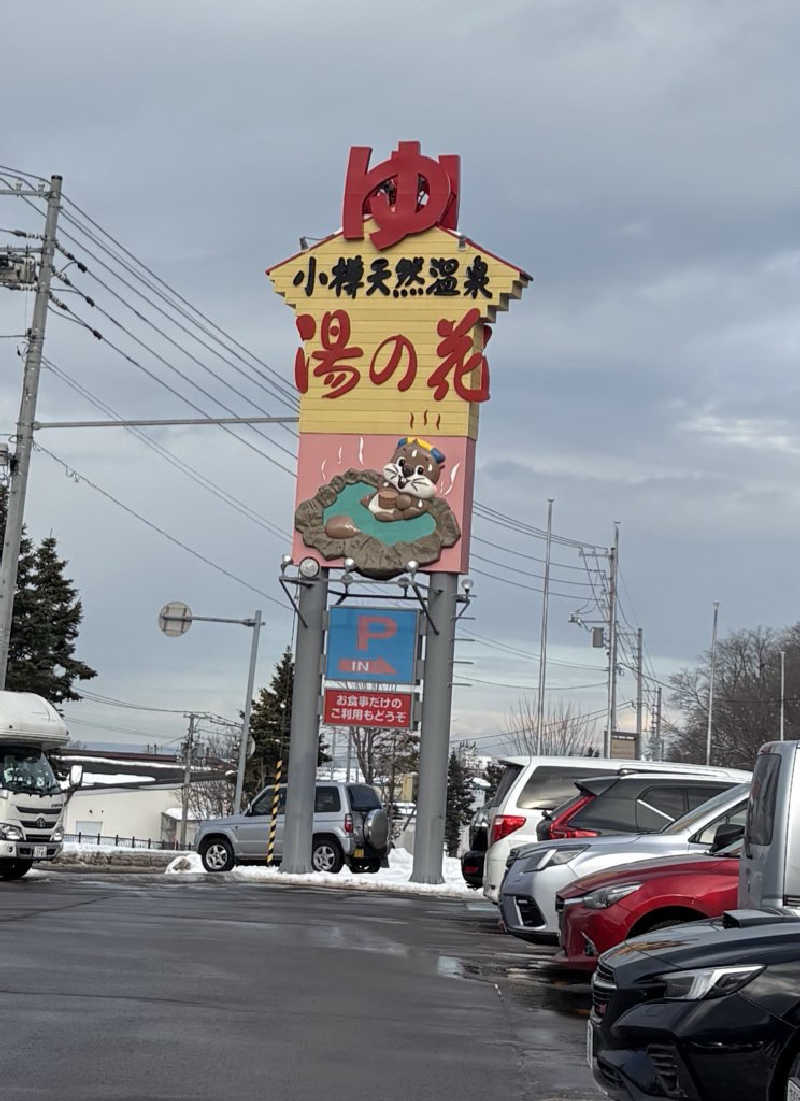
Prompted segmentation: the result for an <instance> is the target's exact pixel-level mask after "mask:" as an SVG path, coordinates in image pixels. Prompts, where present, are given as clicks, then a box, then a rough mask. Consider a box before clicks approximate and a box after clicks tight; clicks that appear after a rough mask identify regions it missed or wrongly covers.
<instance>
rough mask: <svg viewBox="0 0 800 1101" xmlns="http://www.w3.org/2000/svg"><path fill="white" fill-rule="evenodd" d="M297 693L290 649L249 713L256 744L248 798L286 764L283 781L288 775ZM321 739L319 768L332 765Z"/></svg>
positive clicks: (249, 764)
mask: <svg viewBox="0 0 800 1101" xmlns="http://www.w3.org/2000/svg"><path fill="white" fill-rule="evenodd" d="M293 691H294V659H293V657H292V651H291V649H290V648H289V647H288V646H287V647H286V649H285V650H284V651H283V654H282V655H281V657H280V660H279V661H278V663H277V665H276V666H275V672H274V673H273V674H272V679H271V680H270V686H269V688H262V689H261V690H260V692H259V693H258V696H257V697H256V698H255V700H253V707H252V710H251V712H250V734H251V736H252V738H253V741H254V742H255V744H256V748H255V751H254V753H253V756H252V757H251V758H250V759H249V761H248V762H247V770H246V771H245V777H244V788H245V791H246V792H247V794H248V795H250V796H253V795H256V794H257V793H258V792H259V791H261V790H262V788H264V787H265V786H266V785H267V784H269V783H271V782H272V780H273V779H274V777H275V766H276V765H277V763H278V759H279V758H280V759H281V760H282V761H283V780H284V782H285V781H286V777H287V775H288V771H289V735H290V733H291V729H292V693H293ZM329 760H330V756H329V755H328V754H327V753H326V752H325V746H324V745H323V742H322V739H321V738H320V743H319V753H318V755H317V764H323V763H324V762H325V761H329Z"/></svg>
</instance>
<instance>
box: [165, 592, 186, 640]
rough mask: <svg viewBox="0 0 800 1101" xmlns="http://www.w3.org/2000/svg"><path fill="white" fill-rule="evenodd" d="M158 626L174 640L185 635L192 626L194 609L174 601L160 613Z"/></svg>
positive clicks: (166, 605)
mask: <svg viewBox="0 0 800 1101" xmlns="http://www.w3.org/2000/svg"><path fill="white" fill-rule="evenodd" d="M158 625H159V627H160V628H161V630H162V631H163V632H164V634H165V635H170V637H172V638H177V637H178V635H185V634H186V632H187V631H188V630H189V628H190V627H191V625H192V609H191V608H190V607H189V605H188V604H182V603H181V602H180V601H179V600H173V601H172V602H171V603H169V604H165V605H164V607H163V608H162V609H161V611H160V612H159V613H158Z"/></svg>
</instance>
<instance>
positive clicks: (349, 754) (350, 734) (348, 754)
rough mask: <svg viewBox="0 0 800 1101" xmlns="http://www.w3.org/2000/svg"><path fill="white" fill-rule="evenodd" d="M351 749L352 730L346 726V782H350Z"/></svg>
mask: <svg viewBox="0 0 800 1101" xmlns="http://www.w3.org/2000/svg"><path fill="white" fill-rule="evenodd" d="M352 749H353V732H352V731H351V729H350V727H349V726H348V728H347V763H346V764H345V776H346V778H347V783H348V784H349V783H350V761H351V753H352Z"/></svg>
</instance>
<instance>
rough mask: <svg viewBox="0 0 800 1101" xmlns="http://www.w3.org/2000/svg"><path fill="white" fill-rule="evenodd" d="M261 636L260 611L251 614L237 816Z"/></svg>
mask: <svg viewBox="0 0 800 1101" xmlns="http://www.w3.org/2000/svg"><path fill="white" fill-rule="evenodd" d="M260 634H261V609H260V608H257V609H256V611H255V612H253V641H252V643H251V645H250V668H249V670H248V673H247V695H246V696H245V699H244V720H243V722H242V737H241V740H240V742H239V767H238V768H237V770H236V794H235V795H234V797H233V812H234V814H239V812H240V811H241V809H242V789H243V788H244V770H245V768H246V766H247V746H248V742H249V741H250V711H251V710H252V707H253V682H254V681H255V678H256V658H257V657H258V638H259V635H260Z"/></svg>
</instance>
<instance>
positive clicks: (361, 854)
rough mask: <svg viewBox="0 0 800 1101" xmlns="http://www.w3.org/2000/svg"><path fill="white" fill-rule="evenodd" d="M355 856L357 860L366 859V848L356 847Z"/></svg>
mask: <svg viewBox="0 0 800 1101" xmlns="http://www.w3.org/2000/svg"><path fill="white" fill-rule="evenodd" d="M353 856H354V857H355V858H356V860H363V859H364V850H363V849H354V850H353Z"/></svg>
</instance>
